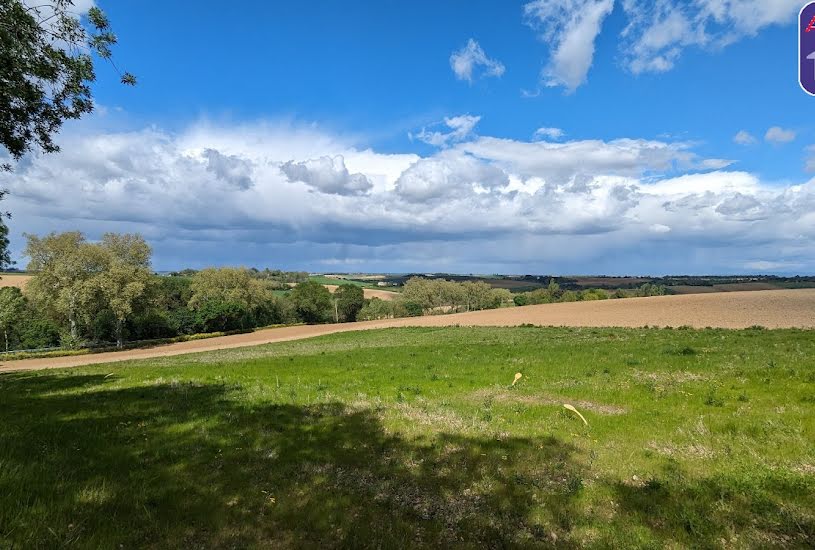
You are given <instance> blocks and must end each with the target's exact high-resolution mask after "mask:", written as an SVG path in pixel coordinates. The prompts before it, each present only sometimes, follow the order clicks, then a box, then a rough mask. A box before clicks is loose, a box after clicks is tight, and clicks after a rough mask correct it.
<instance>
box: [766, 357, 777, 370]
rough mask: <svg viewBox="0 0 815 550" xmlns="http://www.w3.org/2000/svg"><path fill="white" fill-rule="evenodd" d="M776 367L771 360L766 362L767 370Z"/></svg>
mask: <svg viewBox="0 0 815 550" xmlns="http://www.w3.org/2000/svg"><path fill="white" fill-rule="evenodd" d="M776 366H777V365H776V364H775V361H773V360H772V359H770V360H769V361H767V365H766V367H767V368H768V369H774V368H775V367H776Z"/></svg>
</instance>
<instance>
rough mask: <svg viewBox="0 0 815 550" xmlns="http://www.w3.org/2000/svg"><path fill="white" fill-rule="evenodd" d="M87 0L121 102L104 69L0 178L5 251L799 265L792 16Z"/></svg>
mask: <svg viewBox="0 0 815 550" xmlns="http://www.w3.org/2000/svg"><path fill="white" fill-rule="evenodd" d="M99 4H100V6H101V7H102V8H103V9H105V10H106V12H107V13H108V15H109V16H110V19H111V21H112V23H113V25H114V28H115V30H116V32H117V34H118V36H119V40H120V44H119V45H118V46H117V47H116V50H115V57H116V62H117V64H118V65H119V66H121V67H123V68H126V69H127V70H129V71H131V72H133V73H135V74H136V75H137V77H138V78H139V85H138V86H137V87H135V88H126V87H122V86H120V85H118V84H117V82H116V75H115V73H114V72H113V71H112V70H111V69H110V68H109V67H107V66H105V65H99V66H98V69H97V73H98V76H99V82H98V83H97V85H96V86H95V88H94V92H95V96H96V101H97V103H98V105H99V109H98V111H97V113H96V114H95V115H93V116H92V117H90V118H88V119H85V120H83V121H81V122H78V123H73V124H69V125H67V126H66V128H65V130H64V131H63V135H62V136H61V138H60V143H61V145H62V148H63V151H62V153H60V154H59V155H51V156H48V157H44V156H42V155H32V156H31V157H30V158H27V159H24V160H23V161H22V162H21V164H20V166H19V167H18V168H17V169H16V170H15V173H14V174H12V175H7V176H3V178H4V180H3V181H2V184H3V185H4V186H6V187H9V188H10V189H11V190H12V196H11V198H10V199H9V205H10V208H11V210H12V212H14V213H15V214H16V217H15V219H14V222H13V224H12V231H13V233H14V234H15V239H14V240H13V245H14V247H15V250H16V251H17V252H18V253H19V250H20V248H21V246H22V239H21V238H20V237H19V235H20V234H21V233H22V232H23V231H27V232H37V233H42V232H47V231H51V230H64V229H69V228H74V227H78V228H80V229H82V230H84V231H86V232H87V233H88V236H89V237H91V238H97V237H98V236H99V234H101V232H104V231H107V230H116V231H121V230H129V231H139V232H142V233H144V234H145V235H146V236H147V237H148V239H149V240H150V241H151V242H152V243H153V245H154V249H155V260H154V265H155V266H156V267H157V268H158V269H174V268H179V267H185V266H192V267H201V266H204V265H213V264H216V265H222V264H243V265H256V266H259V267H265V266H269V267H284V268H292V269H294V268H298V269H309V270H315V271H331V270H337V271H356V270H369V271H390V272H402V271H412V270H417V271H460V272H509V273H632V274H635V273H653V274H659V273H680V272H681V273H712V272H721V273H738V272H777V273H813V272H815V248H813V246H812V245H811V244H809V243H811V242H812V241H813V240H815V217H813V210H815V183H813V181H812V172H811V170H813V169H815V160H813V156H815V153H813V150H812V149H811V146H812V144H814V143H815V131H813V130H814V129H813V125H812V122H811V112H812V108H813V101H815V98H812V97H810V96H807V95H806V94H804V93H803V92H802V91H801V90H800V88H799V87H798V84H797V59H796V54H797V34H796V32H797V29H796V19H797V18H796V16H797V13H798V10H799V9H800V7H801V5H802V4H800V3H799V2H790V1H789V0H776V1H771V0H745V1H744V2H729V1H725V0H692V1H684V2H667V1H656V2H653V1H649V2H646V1H644V0H616V1H615V0H535V1H517V2H514V1H499V0H493V1H463V0H462V1H449V2H428V1H413V2H396V1H382V2H371V1H367V2H362V1H346V2H333V1H324V2H304V1H301V2H244V3H241V4H240V6H239V7H238V6H237V5H236V7H235V8H234V9H230V8H224V7H223V4H220V3H219V4H215V3H209V2H147V1H142V2H115V3H114V2H109V1H107V2H105V1H101V2H99ZM89 5H90V2H89V0H83V1H82V2H78V3H77V8H78V9H79V10H80V11H81V10H82V9H86V8H87V7H89ZM457 63H458V64H457ZM468 67H469V68H470V69H471V71H470V72H468ZM539 129H543V130H541V131H538V130H539ZM547 129H548V130H547ZM536 131H538V132H537V134H536ZM737 136H738V137H737ZM54 189H62V190H66V191H67V193H66V197H69V198H64V199H59V198H57V199H55V198H54V196H53V192H49V190H51V191H53V190H54ZM185 196H186V197H187V200H186V201H185V203H184V204H182V203H181V201H182V200H183V197H185ZM479 224H480V225H479Z"/></svg>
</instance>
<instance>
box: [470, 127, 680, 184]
mask: <svg viewBox="0 0 815 550" xmlns="http://www.w3.org/2000/svg"><path fill="white" fill-rule="evenodd" d="M456 148H458V149H460V150H462V151H465V152H467V153H469V154H472V155H474V156H476V157H478V158H482V159H485V160H489V161H492V162H495V163H496V164H498V165H499V166H502V167H503V168H505V169H506V170H508V171H510V172H512V173H516V174H518V175H520V176H521V177H524V178H529V177H541V178H544V179H547V180H551V181H557V182H563V181H566V180H568V179H569V178H571V177H573V176H574V175H575V174H603V175H622V176H638V175H641V174H643V173H645V172H647V171H651V170H660V171H667V170H669V169H670V168H671V166H672V165H673V164H674V163H680V164H682V165H684V166H686V167H690V166H691V165H692V164H693V163H694V161H695V155H694V154H693V153H691V152H690V151H689V150H688V148H689V146H688V145H687V144H685V143H666V142H661V141H649V140H641V139H617V140H613V141H607V142H606V141H600V140H582V141H569V142H565V143H550V142H540V141H538V142H526V141H516V140H511V139H501V138H494V137H480V138H477V139H475V140H472V141H467V142H464V143H461V144H459V145H457V146H456Z"/></svg>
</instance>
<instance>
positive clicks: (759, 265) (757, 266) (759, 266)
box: [744, 260, 803, 272]
mask: <svg viewBox="0 0 815 550" xmlns="http://www.w3.org/2000/svg"><path fill="white" fill-rule="evenodd" d="M744 267H746V268H747V269H750V270H753V271H767V272H773V271H789V270H793V269H799V268H801V267H803V264H801V263H799V262H768V261H766V260H757V261H752V262H747V263H745V264H744Z"/></svg>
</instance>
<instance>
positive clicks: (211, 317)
mask: <svg viewBox="0 0 815 550" xmlns="http://www.w3.org/2000/svg"><path fill="white" fill-rule="evenodd" d="M253 321H254V319H253V316H252V312H251V311H249V309H248V308H247V307H246V306H244V305H243V304H239V303H236V302H221V301H218V300H208V301H206V302H204V303H203V304H202V305H201V306H200V307H199V308H198V309H197V310H196V311H195V328H196V329H197V330H196V332H222V331H228V330H237V329H245V328H251V327H252V326H253V325H254V323H253Z"/></svg>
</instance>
